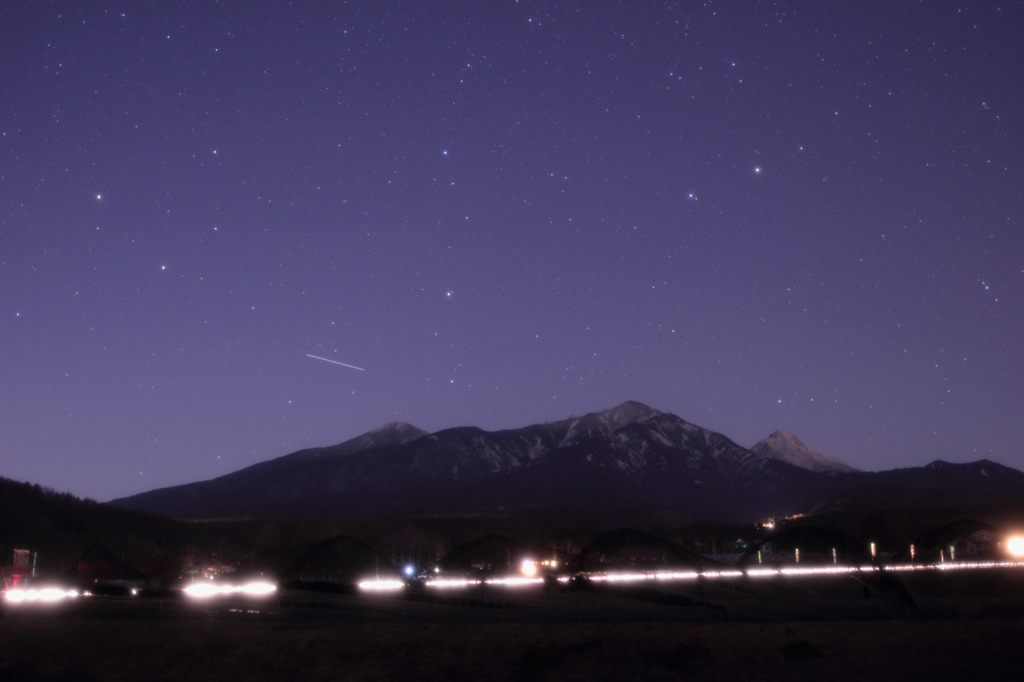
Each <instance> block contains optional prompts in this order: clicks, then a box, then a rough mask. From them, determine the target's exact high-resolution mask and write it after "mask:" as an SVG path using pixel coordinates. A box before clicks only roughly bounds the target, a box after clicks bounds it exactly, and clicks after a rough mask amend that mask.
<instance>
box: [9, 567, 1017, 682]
mask: <svg viewBox="0 0 1024 682" xmlns="http://www.w3.org/2000/svg"><path fill="white" fill-rule="evenodd" d="M38 606H39V605H35V606H33V605H20V606H10V607H7V608H0V681H4V682H6V680H12V681H14V680H17V681H19V682H20V681H21V680H25V681H32V680H46V681H49V682H58V681H59V682H70V681H73V680H77V681H92V680H303V681H306V680H311V681H314V680H425V681H429V680H496V681H504V680H510V681H511V680H617V681H618V680H676V679H711V680H730V681H734V680H747V679H753V680H786V681H787V682H789V681H792V680H862V679H870V680H899V679H907V680H944V679H949V680H954V679H955V680H962V679H964V678H969V679H971V678H973V679H999V678H1006V679H1016V678H1018V677H1020V674H1021V673H1020V671H1021V670H1024V572H1019V571H973V572H965V573H962V574H957V575H952V574H943V573H924V574H912V575H905V576H900V577H899V584H898V585H897V584H896V583H892V582H885V581H883V580H881V577H880V576H868V577H857V578H851V577H839V578H828V579H825V578H813V579H802V580H781V579H770V580H748V579H745V578H744V579H737V580H733V581H707V582H700V581H682V582H677V583H671V584H657V585H651V584H644V585H640V586H622V587H618V588H611V587H600V586H593V587H591V588H589V589H583V590H545V589H540V588H538V589H532V588H531V589H524V590H512V589H504V588H502V589H467V590H454V591H444V590H440V591H434V590H427V591H422V590H421V591H416V590H410V591H406V592H404V593H396V594H392V595H367V594H361V593H354V594H315V593H309V592H306V591H284V592H282V593H280V594H278V595H276V596H274V597H272V598H266V599H263V600H253V599H245V598H238V599H228V600H212V601H210V602H202V603H198V602H191V601H190V600H187V599H184V598H183V599H162V600H158V599H141V598H140V599H133V598H100V597H94V598H84V597H83V598H80V599H78V600H76V601H74V602H68V603H66V604H64V605H61V606H55V607H51V608H38Z"/></svg>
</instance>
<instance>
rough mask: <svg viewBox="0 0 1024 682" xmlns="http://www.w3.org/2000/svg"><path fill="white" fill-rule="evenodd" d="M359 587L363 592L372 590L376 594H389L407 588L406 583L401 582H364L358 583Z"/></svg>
mask: <svg viewBox="0 0 1024 682" xmlns="http://www.w3.org/2000/svg"><path fill="white" fill-rule="evenodd" d="M358 585H359V589H361V590H371V591H375V592H388V591H393V590H400V589H402V588H403V587H405V583H403V582H402V581H401V580H363V581H362V582H360V583H358Z"/></svg>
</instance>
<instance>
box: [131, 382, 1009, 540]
mask: <svg viewBox="0 0 1024 682" xmlns="http://www.w3.org/2000/svg"><path fill="white" fill-rule="evenodd" d="M768 441H771V442H774V443H775V448H776V449H775V450H773V451H770V452H768V451H766V449H765V448H761V452H760V453H759V452H754V451H752V450H747V449H746V448H743V447H741V446H739V445H737V444H736V443H734V442H732V441H731V440H729V439H728V438H727V437H725V436H723V435H722V434H719V433H715V432H713V431H709V430H707V429H703V428H701V427H699V426H697V425H694V424H690V423H688V422H686V421H685V420H683V419H681V418H679V417H677V416H676V415H673V414H669V413H663V412H659V411H657V410H654V409H651V408H649V407H647V406H645V405H642V404H640V403H634V402H628V403H623V404H622V405H619V406H618V407H615V408H612V409H610V410H603V411H601V412H595V413H592V414H587V415H584V416H582V417H570V418H569V419H565V420H561V421H556V422H549V423H546V424H535V425H532V426H527V427H524V428H521V429H509V430H503V431H493V432H488V431H483V430H482V429H479V428H475V427H458V428H452V429H445V430H443V431H439V432H437V433H434V434H425V433H424V432H422V431H420V430H419V429H416V428H415V427H411V426H409V425H402V424H392V425H388V426H386V427H382V428H381V429H378V430H375V431H373V432H370V433H368V434H365V435H363V436H360V437H358V438H355V439H352V440H351V441H347V442H346V443H342V444H341V445H337V446H333V447H330V448H314V449H310V450H303V451H300V452H296V453H292V454H290V455H286V456H284V457H280V458H277V459H274V460H271V461H268V462H264V463H261V464H257V465H255V466H252V467H248V468H247V469H243V470H241V471H238V472H235V473H232V474H228V475H227V476H222V477H220V478H217V479H214V480H212V481H204V482H200V483H193V484H188V485H182V486H176V487H173V488H165V489H161V490H154V491H150V492H147V493H142V494H139V495H135V496H132V497H129V498H123V499H120V500H114V501H113V502H111V504H115V505H118V506H122V507H127V508H130V509H140V510H145V511H151V512H158V513H163V514H169V515H172V516H175V517H179V518H193V519H209V518H254V517H261V518H289V517H290V518H298V517H311V516H314V517H361V518H378V519H379V518H394V517H409V516H434V517H437V516H444V517H454V516H460V517H518V518H537V519H552V518H556V517H561V518H576V519H583V518H592V519H597V518H602V519H612V518H624V517H628V516H630V515H635V514H659V513H662V512H669V513H671V514H675V515H683V516H686V517H690V518H695V519H707V520H728V521H744V522H746V521H756V520H760V519H763V518H766V517H768V516H787V515H792V514H796V513H807V512H810V511H814V510H822V509H836V508H853V507H863V506H886V505H888V506H900V505H920V504H926V503H948V504H957V503H968V502H970V503H973V502H976V501H986V502H996V501H1004V500H1005V501H1024V473H1021V472H1018V471H1016V470H1014V469H1009V468H1008V467H1003V466H1001V465H999V464H996V463H994V462H987V461H983V462H977V463H973V464H969V465H960V464H946V463H943V462H935V463H933V464H931V465H929V466H928V467H916V468H913V469H902V470H894V471H889V472H857V471H843V470H840V468H839V465H842V463H838V464H837V462H836V461H832V460H828V459H826V458H823V457H821V456H820V455H816V454H815V453H810V451H809V450H807V449H806V448H805V447H804V446H803V445H802V444H800V442H799V441H798V440H797V439H796V438H795V437H791V436H788V434H780V433H776V434H773V436H772V438H770V439H768ZM779 443H782V446H785V447H782V446H780V445H778V444H779ZM769 445H771V443H769ZM765 447H768V446H765ZM801 449H802V450H801ZM780 452H781V455H780V454H779V453H780ZM794 452H795V453H796V454H797V455H802V457H797V456H795V455H794ZM808 453H810V454H809V455H808ZM782 455H785V456H787V457H789V459H790V460H792V461H787V459H786V458H785V457H783V456H782ZM823 463H824V464H823ZM812 464H813V465H816V466H819V467H825V466H826V465H827V466H828V467H830V468H826V470H814V469H813V468H812V467H811V466H810V465H812Z"/></svg>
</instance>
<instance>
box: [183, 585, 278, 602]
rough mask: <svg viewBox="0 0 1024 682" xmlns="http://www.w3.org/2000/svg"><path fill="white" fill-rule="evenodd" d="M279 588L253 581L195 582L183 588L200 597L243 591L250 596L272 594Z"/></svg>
mask: <svg viewBox="0 0 1024 682" xmlns="http://www.w3.org/2000/svg"><path fill="white" fill-rule="evenodd" d="M275 590H277V586H276V585H274V584H273V583H268V582H252V583H246V584H245V585H239V586H235V585H219V584H217V583H206V582H203V583H193V584H191V585H189V586H188V587H186V588H185V589H184V590H182V591H183V592H184V593H185V594H187V595H188V596H190V597H196V598H198V599H206V598H208V597H214V596H216V595H218V594H234V593H236V592H241V593H242V594H247V595H250V596H260V595H265V594H270V593H271V592H273V591H275Z"/></svg>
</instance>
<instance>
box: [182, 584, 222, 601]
mask: <svg viewBox="0 0 1024 682" xmlns="http://www.w3.org/2000/svg"><path fill="white" fill-rule="evenodd" d="M182 591H183V592H184V593H185V594H187V595H188V596H190V597H198V598H205V597H212V596H214V595H215V594H226V592H224V591H223V588H222V587H221V586H220V585H214V584H213V583H193V584H192V585H189V586H188V587H186V588H185V589H184V590H182Z"/></svg>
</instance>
